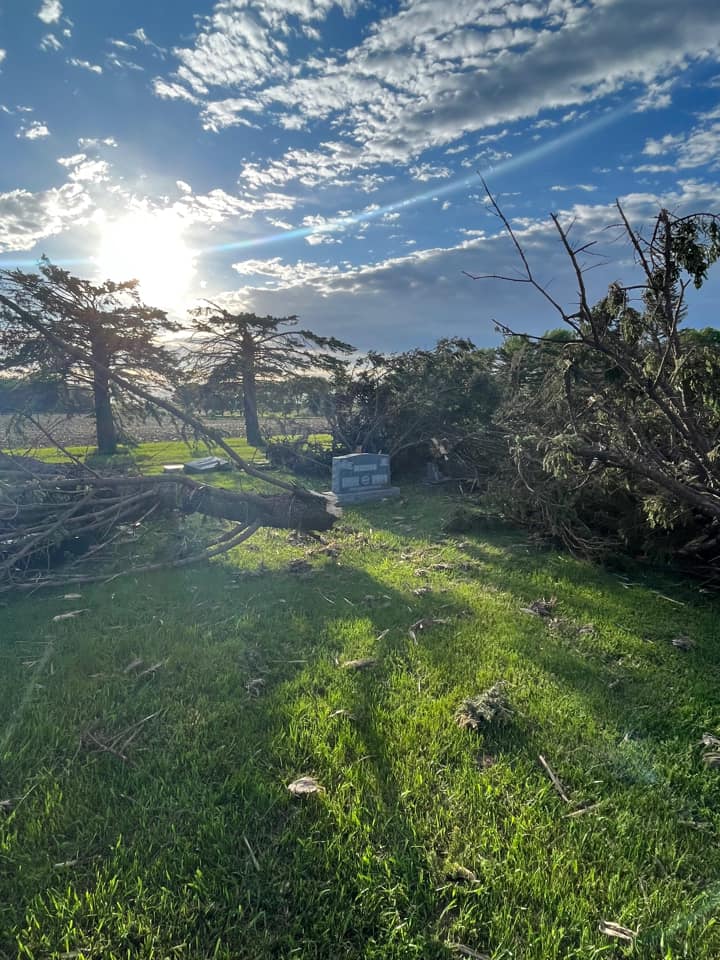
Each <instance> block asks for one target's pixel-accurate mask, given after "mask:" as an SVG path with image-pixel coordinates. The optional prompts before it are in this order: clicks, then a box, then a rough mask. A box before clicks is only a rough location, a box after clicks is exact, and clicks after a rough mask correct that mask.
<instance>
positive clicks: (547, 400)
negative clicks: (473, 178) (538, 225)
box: [472, 187, 720, 579]
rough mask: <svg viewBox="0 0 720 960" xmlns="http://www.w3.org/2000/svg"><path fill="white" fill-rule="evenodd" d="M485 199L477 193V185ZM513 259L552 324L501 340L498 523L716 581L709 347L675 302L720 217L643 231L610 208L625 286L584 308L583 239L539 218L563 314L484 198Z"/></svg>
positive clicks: (699, 280) (715, 456)
mask: <svg viewBox="0 0 720 960" xmlns="http://www.w3.org/2000/svg"><path fill="white" fill-rule="evenodd" d="M486 190H487V187H486ZM488 198H489V201H490V206H491V208H492V210H493V211H494V212H495V214H496V215H497V216H498V217H499V219H500V220H501V222H502V224H503V226H504V228H505V230H506V232H507V234H508V236H509V237H510V240H511V242H512V244H513V246H514V250H515V254H516V256H517V258H518V259H519V261H520V264H521V270H520V272H519V275H518V276H513V275H497V274H493V275H490V276H487V275H486V276H481V277H478V276H473V277H472V279H475V280H480V279H485V280H487V279H495V280H502V281H504V282H512V283H519V284H525V285H527V286H528V287H529V288H531V289H533V290H534V291H535V292H536V293H537V294H539V295H540V296H541V297H542V298H543V299H544V300H545V301H546V303H547V304H549V305H550V306H551V307H552V308H553V310H554V311H555V312H556V314H557V315H558V316H559V318H560V320H561V321H562V323H563V328H562V329H561V330H560V331H551V332H550V333H548V334H546V335H544V336H534V335H531V334H527V333H523V332H517V331H515V330H513V329H511V328H510V327H508V326H506V325H504V324H501V323H498V324H497V326H498V328H499V330H500V331H501V332H502V333H503V334H504V335H505V343H504V345H503V348H502V349H501V351H500V352H499V357H500V359H501V374H502V375H504V376H506V378H507V386H506V400H505V403H504V404H503V405H501V408H500V410H499V412H498V415H497V417H496V421H497V425H498V426H499V427H500V428H501V429H503V430H504V431H505V434H506V442H507V449H508V454H509V455H508V456H507V457H505V458H503V460H502V461H500V465H499V469H498V476H497V481H496V483H495V488H494V493H495V497H496V499H497V500H498V502H499V503H500V504H501V506H502V508H503V509H504V510H505V511H506V512H507V514H508V515H509V516H510V517H512V518H513V519H517V520H519V521H520V522H522V523H523V524H525V525H527V526H529V527H530V528H532V529H534V530H535V531H536V532H539V533H541V534H545V535H549V536H551V537H553V538H556V539H559V540H561V541H562V542H563V543H564V544H565V545H566V546H568V547H569V548H570V549H572V550H574V551H575V552H577V553H581V554H585V555H590V556H598V555H600V556H602V555H612V554H613V553H615V552H616V551H618V550H620V549H624V548H629V549H630V550H631V552H632V553H634V554H637V555H646V556H652V557H654V558H657V557H659V556H661V555H662V556H667V557H668V558H669V559H671V560H673V561H677V560H680V561H681V562H682V563H683V564H684V565H687V566H690V567H692V568H693V569H694V570H696V571H697V572H701V573H706V572H707V573H708V575H709V576H712V577H713V578H715V579H716V578H717V570H718V562H719V561H720V460H719V453H720V416H719V415H718V411H719V410H720V401H719V394H718V387H717V384H718V377H717V373H718V370H719V369H720V349H719V345H718V341H717V338H716V336H715V332H714V331H712V330H693V329H692V328H689V327H687V326H684V325H683V321H684V320H685V319H686V312H687V308H686V292H687V290H688V288H689V287H690V286H694V287H695V288H697V289H699V288H700V287H702V285H703V283H704V281H705V279H706V277H707V275H708V271H709V270H710V268H711V267H712V266H713V264H715V263H716V262H717V261H718V260H719V259H720V216H718V215H717V214H713V213H702V212H700V213H693V214H689V215H685V216H675V215H673V214H672V213H670V212H669V211H667V210H660V211H659V213H658V214H657V216H656V218H655V221H654V224H653V227H652V230H651V232H650V233H649V235H643V234H642V233H641V232H640V231H639V230H637V229H635V228H634V227H633V226H632V225H631V224H630V222H629V220H628V218H627V216H626V214H625V212H624V210H623V208H622V206H621V205H620V204H619V203H618V204H617V210H618V214H619V217H620V224H619V227H620V229H621V231H622V232H621V235H624V237H625V239H626V241H627V242H628V244H629V246H630V248H631V250H632V252H633V254H634V258H635V264H636V274H638V276H637V281H636V282H634V283H630V284H622V283H620V282H615V283H613V284H611V285H610V287H609V290H608V293H607V295H606V296H605V297H604V298H603V299H602V300H600V301H599V302H598V303H594V304H593V303H592V301H591V297H590V293H589V289H588V287H587V285H586V274H587V272H588V270H589V269H590V268H591V266H593V264H592V263H588V262H586V257H587V255H588V253H589V252H590V251H591V250H592V248H593V246H594V241H590V242H584V241H582V240H581V241H580V242H578V243H573V242H572V241H571V237H570V230H571V226H572V225H570V226H564V225H563V224H561V222H560V220H559V218H558V217H557V216H553V217H552V221H553V224H554V227H555V230H556V232H557V235H558V239H559V242H560V245H561V248H562V249H563V250H564V252H565V254H566V256H567V259H568V262H569V265H570V268H571V273H572V275H573V276H574V278H575V282H576V287H577V301H576V303H575V304H574V305H573V309H566V308H565V307H564V306H563V305H562V304H561V303H560V302H559V301H558V300H556V299H555V298H554V296H553V295H552V294H551V293H550V292H549V290H548V288H547V286H546V285H543V283H541V281H540V280H539V279H538V277H537V275H536V274H535V272H534V270H533V267H532V266H531V264H530V261H529V259H528V256H527V255H526V253H525V250H524V249H523V246H522V244H521V242H520V240H519V238H518V236H517V235H516V233H515V232H514V230H513V227H512V225H511V224H510V222H509V220H508V218H507V217H506V216H505V215H504V213H503V212H502V210H501V209H500V207H499V206H498V204H497V203H496V201H495V200H494V199H493V197H492V196H491V195H490V193H489V192H488Z"/></svg>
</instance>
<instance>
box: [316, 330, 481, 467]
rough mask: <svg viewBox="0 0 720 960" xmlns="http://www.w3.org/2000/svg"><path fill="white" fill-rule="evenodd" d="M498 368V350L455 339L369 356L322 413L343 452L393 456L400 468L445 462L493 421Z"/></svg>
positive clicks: (342, 380) (344, 375)
mask: <svg viewBox="0 0 720 960" xmlns="http://www.w3.org/2000/svg"><path fill="white" fill-rule="evenodd" d="M493 364H494V351H492V350H480V349H478V348H477V347H475V345H474V344H473V343H472V342H471V341H469V340H463V339H458V338H454V339H445V340H440V341H438V343H437V345H436V346H435V348H434V349H433V350H420V349H417V350H409V351H407V352H405V353H398V354H390V355H382V354H377V353H370V354H369V355H368V356H367V358H366V359H365V360H364V361H362V362H361V363H359V364H358V365H356V367H355V368H353V369H349V370H343V371H339V372H338V373H336V375H335V377H334V378H333V380H332V381H331V390H330V391H329V392H328V393H327V395H326V396H325V397H324V398H319V399H320V404H319V407H318V409H320V410H322V412H323V413H324V415H325V416H326V417H327V419H328V421H329V423H330V426H331V430H332V433H333V438H334V441H335V445H336V446H337V447H338V448H343V449H344V450H345V451H346V452H347V451H350V452H354V450H355V449H356V448H357V447H362V449H363V450H366V451H370V452H375V451H377V452H385V453H390V454H391V455H393V457H394V458H395V465H396V467H402V465H403V463H415V462H416V461H418V460H420V461H422V460H427V459H428V457H429V456H432V455H437V456H440V457H442V458H445V457H446V456H447V453H448V452H449V450H450V449H451V448H452V447H453V446H455V445H457V444H460V443H461V442H462V441H463V440H464V439H466V438H467V437H468V436H469V435H470V434H473V433H476V432H478V431H479V430H482V429H483V426H484V425H486V424H487V422H488V421H489V419H490V416H491V413H492V411H493V409H494V407H495V405H496V403H497V399H498V391H497V389H496V386H495V381H494V377H493Z"/></svg>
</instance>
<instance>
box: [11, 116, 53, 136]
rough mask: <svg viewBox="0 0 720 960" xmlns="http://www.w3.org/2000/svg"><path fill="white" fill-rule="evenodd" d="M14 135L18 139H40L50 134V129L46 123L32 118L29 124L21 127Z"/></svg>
mask: <svg viewBox="0 0 720 960" xmlns="http://www.w3.org/2000/svg"><path fill="white" fill-rule="evenodd" d="M15 136H16V137H18V138H19V139H20V140H41V139H42V138H43V137H49V136H50V130H49V129H48V127H47V125H46V124H44V123H40V121H39V120H33V121H32V123H31V124H30V125H29V126H26V127H21V128H20V129H19V130H18V132H17V133H16V134H15Z"/></svg>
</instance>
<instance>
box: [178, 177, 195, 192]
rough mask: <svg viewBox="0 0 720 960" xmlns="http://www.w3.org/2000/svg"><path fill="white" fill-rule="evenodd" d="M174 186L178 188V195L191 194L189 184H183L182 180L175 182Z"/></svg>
mask: <svg viewBox="0 0 720 960" xmlns="http://www.w3.org/2000/svg"><path fill="white" fill-rule="evenodd" d="M175 186H176V187H177V188H178V190H179V191H180V193H184V194H188V193H192V187H191V186H190V184H189V183H185V181H184V180H176V181H175Z"/></svg>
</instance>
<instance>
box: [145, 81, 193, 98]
mask: <svg viewBox="0 0 720 960" xmlns="http://www.w3.org/2000/svg"><path fill="white" fill-rule="evenodd" d="M153 90H154V91H155V95H156V96H158V97H160V98H161V99H163V100H187V101H188V103H199V102H200V101H199V100H198V98H197V97H196V96H194V94H192V93H190V91H189V90H187V89H186V88H185V87H183V86H182V85H181V84H179V83H168V82H167V81H166V80H163V79H162V78H161V77H155V79H154V80H153Z"/></svg>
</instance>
